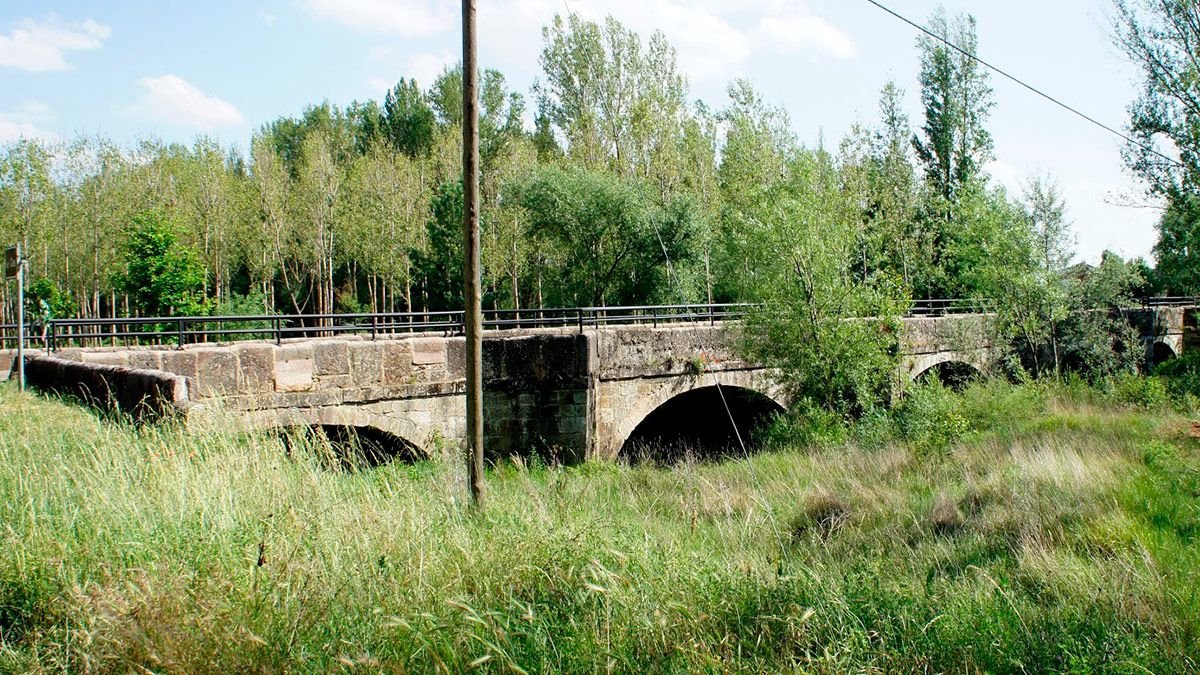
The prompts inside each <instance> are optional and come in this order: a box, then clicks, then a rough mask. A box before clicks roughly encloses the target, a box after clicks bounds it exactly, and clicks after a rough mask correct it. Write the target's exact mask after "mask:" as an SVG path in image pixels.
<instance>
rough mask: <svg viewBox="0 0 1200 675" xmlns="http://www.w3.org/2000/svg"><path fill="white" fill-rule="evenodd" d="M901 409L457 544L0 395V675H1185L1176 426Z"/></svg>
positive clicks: (1184, 503) (346, 483)
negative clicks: (150, 674) (171, 674)
mask: <svg viewBox="0 0 1200 675" xmlns="http://www.w3.org/2000/svg"><path fill="white" fill-rule="evenodd" d="M926 398H927V400H925V399H921V400H917V401H916V402H914V403H913V404H911V405H910V407H909V410H908V412H906V413H904V414H900V415H897V416H896V417H894V418H892V417H889V418H887V419H886V420H883V419H881V420H876V421H874V422H872V421H867V422H864V423H863V424H861V425H860V426H859V427H856V428H854V429H850V430H846V429H840V430H837V429H835V430H829V429H826V430H823V431H821V432H819V433H807V432H803V430H797V431H796V433H795V435H794V438H797V439H802V440H800V441H796V442H794V443H793V444H791V445H790V446H786V447H778V448H777V449H775V450H773V451H771V452H767V453H764V454H761V455H758V456H755V457H753V458H752V459H750V460H741V461H731V462H727V463H725V464H721V465H689V464H684V465H680V466H677V467H674V468H669V469H662V468H653V467H625V466H609V465H590V466H583V467H578V468H568V469H562V468H545V467H521V466H506V467H503V468H501V469H498V470H497V471H495V472H493V473H492V475H491V476H490V483H489V488H490V493H489V504H488V511H487V513H486V515H484V516H482V517H480V518H478V519H476V518H472V517H470V516H469V515H468V514H467V511H466V509H464V508H463V504H462V501H461V496H462V495H463V494H464V488H463V487H462V485H463V478H462V475H461V472H460V471H459V470H458V468H457V467H456V466H454V465H452V464H445V463H438V462H433V463H426V464H420V465H416V466H408V465H402V464H391V465H386V466H383V467H381V468H378V469H374V470H371V471H364V472H358V473H345V472H340V473H339V472H331V471H329V470H327V469H325V468H323V466H324V463H323V462H322V461H320V458H319V455H320V448H315V447H314V448H305V447H293V448H292V450H293V453H292V457H291V458H289V457H288V456H287V455H286V453H285V452H284V448H283V444H282V443H281V442H280V441H279V440H278V439H274V438H271V437H267V436H249V437H247V436H238V435H235V434H231V433H228V432H220V431H212V432H209V433H201V434H192V435H185V434H183V433H182V432H180V431H179V430H176V429H171V428H152V429H143V430H136V429H133V428H130V427H127V426H123V425H121V424H115V423H113V422H110V421H105V420H101V419H98V418H97V416H96V415H94V414H93V413H90V412H89V411H87V410H85V409H82V408H78V407H74V406H71V405H67V404H64V403H62V402H58V401H55V400H47V399H44V398H40V397H37V396H34V395H20V394H18V393H17V392H16V391H14V390H13V389H12V388H4V389H0V671H31V670H32V671H38V670H47V671H57V670H71V671H122V672H125V671H139V672H140V671H142V669H148V670H151V671H159V672H162V671H218V670H219V671H226V672H231V671H260V670H265V671H277V670H281V669H286V670H299V671H327V670H336V669H339V668H345V669H348V670H360V669H361V670H364V671H377V670H388V671H394V670H400V669H406V670H410V671H419V672H423V671H439V670H441V671H450V672H457V671H462V670H466V669H469V668H471V667H478V668H481V669H483V670H485V671H493V670H494V671H504V670H514V671H518V672H520V671H525V672H560V671H596V670H607V669H615V670H618V671H658V672H663V671H689V670H690V671H704V670H709V671H721V670H749V671H760V672H778V671H781V670H782V671H787V670H794V669H804V670H814V671H828V672H841V671H845V670H872V669H874V670H901V671H916V670H920V671H938V670H948V671H963V670H992V671H1015V670H1030V671H1038V670H1074V671H1088V670H1112V671H1126V672H1132V671H1137V672H1144V671H1145V670H1150V671H1155V672H1182V671H1189V670H1196V669H1197V668H1198V663H1197V660H1196V659H1197V657H1196V655H1197V653H1200V546H1197V541H1196V538H1197V535H1198V534H1200V441H1197V440H1196V439H1195V438H1194V436H1195V435H1196V432H1195V429H1194V428H1193V426H1192V424H1191V421H1190V419H1191V418H1190V417H1189V416H1188V415H1184V414H1182V413H1179V412H1174V411H1172V410H1171V409H1169V408H1167V407H1166V406H1164V405H1160V404H1159V403H1158V402H1157V401H1155V400H1150V401H1140V400H1139V399H1138V397H1137V396H1136V392H1135V395H1134V396H1128V397H1126V400H1129V401H1133V402H1140V403H1142V406H1141V407H1137V406H1133V405H1127V404H1124V403H1120V402H1114V401H1113V400H1111V398H1110V397H1106V396H1102V395H1099V394H1097V393H1096V392H1093V391H1091V390H1086V389H1083V388H1076V389H1075V390H1067V389H1062V388H1059V389H1046V388H1043V387H1038V386H1026V387H1024V388H1013V387H1010V386H1008V385H1000V384H988V385H980V386H977V387H975V388H973V389H972V390H969V391H968V392H966V393H965V394H964V395H962V396H961V397H958V396H955V397H951V396H950V395H949V394H947V393H946V392H935V393H934V394H931V395H929V396H927V397H926ZM1147 406H1148V407H1147ZM777 438H778V436H777ZM896 439H903V440H896ZM785 445H786V444H785Z"/></svg>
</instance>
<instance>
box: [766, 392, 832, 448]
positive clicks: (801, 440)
mask: <svg viewBox="0 0 1200 675" xmlns="http://www.w3.org/2000/svg"><path fill="white" fill-rule="evenodd" d="M760 433H761V436H760V439H761V442H762V445H763V446H764V447H767V448H772V449H785V448H793V447H796V446H800V447H804V446H812V445H838V444H842V443H845V442H846V441H847V440H848V439H849V437H850V427H849V425H848V424H847V422H846V419H845V418H843V417H842V416H841V415H839V414H837V413H836V412H833V411H832V410H829V409H828V408H825V407H823V406H819V405H816V404H815V403H813V402H812V401H810V400H808V399H805V400H804V401H801V402H800V403H799V404H797V405H796V406H795V408H794V409H793V410H792V411H791V412H790V413H789V414H787V415H778V416H776V417H775V418H774V419H772V421H771V423H770V424H769V425H767V426H766V428H765V429H763V431H762V432H760Z"/></svg>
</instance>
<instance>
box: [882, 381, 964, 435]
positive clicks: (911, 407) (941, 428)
mask: <svg viewBox="0 0 1200 675" xmlns="http://www.w3.org/2000/svg"><path fill="white" fill-rule="evenodd" d="M961 406H962V397H960V396H959V395H958V394H956V393H954V391H952V390H950V389H948V388H946V387H945V386H944V385H943V384H942V383H941V382H939V381H937V380H929V381H927V382H923V383H921V384H918V385H917V386H916V387H914V388H913V389H912V390H910V391H909V393H908V395H907V396H906V397H905V398H904V400H903V401H901V402H900V405H898V406H897V407H896V413H895V414H896V421H897V424H898V425H899V427H900V431H901V433H902V434H903V435H904V438H905V439H906V440H908V441H909V442H910V443H912V444H913V448H914V449H915V450H926V451H928V450H940V449H943V448H945V447H946V446H948V445H950V444H951V443H953V442H954V441H956V440H958V439H959V438H961V437H962V436H963V435H964V434H966V433H967V432H968V431H969V430H970V424H969V423H968V422H967V419H966V417H964V416H963V414H962V411H961V409H960V408H961Z"/></svg>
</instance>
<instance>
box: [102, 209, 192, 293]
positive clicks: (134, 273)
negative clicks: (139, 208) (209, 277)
mask: <svg viewBox="0 0 1200 675" xmlns="http://www.w3.org/2000/svg"><path fill="white" fill-rule="evenodd" d="M127 236H128V241H127V242H126V244H125V246H124V257H125V260H124V265H123V268H124V269H122V270H121V271H120V272H119V274H118V277H117V279H116V285H117V286H118V287H119V288H120V289H121V290H122V291H123V292H125V293H128V294H129V296H130V298H131V299H132V300H133V303H134V306H135V307H136V308H137V309H138V311H139V312H140V313H141V315H142V316H202V315H205V314H207V313H208V312H209V310H210V309H211V304H212V303H210V302H209V300H208V298H207V297H206V296H205V293H204V288H205V277H206V272H205V269H204V265H203V264H201V262H200V258H199V255H198V254H197V252H196V250H195V249H194V248H191V247H189V246H186V245H184V244H183V243H181V242H180V241H179V230H178V228H177V227H176V226H175V225H174V224H173V223H171V222H170V221H169V220H167V219H166V218H164V217H163V216H162V214H160V213H158V212H155V211H146V212H144V213H141V214H139V215H137V216H135V217H134V218H133V222H132V223H131V227H130V229H129V232H128V233H127Z"/></svg>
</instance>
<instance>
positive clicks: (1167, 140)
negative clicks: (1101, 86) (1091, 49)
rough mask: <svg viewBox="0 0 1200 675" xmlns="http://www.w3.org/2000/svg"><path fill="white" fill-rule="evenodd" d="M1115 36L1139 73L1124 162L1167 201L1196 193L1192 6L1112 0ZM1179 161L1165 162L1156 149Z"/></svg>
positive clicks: (1199, 118) (1198, 27) (1199, 168)
mask: <svg viewBox="0 0 1200 675" xmlns="http://www.w3.org/2000/svg"><path fill="white" fill-rule="evenodd" d="M1113 5H1114V7H1115V9H1116V16H1115V21H1114V24H1115V27H1116V35H1115V39H1116V42H1117V44H1118V45H1119V46H1120V47H1121V48H1122V49H1123V50H1124V51H1125V53H1126V55H1127V56H1128V57H1129V58H1130V59H1131V60H1132V61H1133V62H1134V63H1135V64H1137V65H1138V66H1140V68H1141V70H1142V75H1143V81H1142V93H1141V96H1139V97H1138V99H1137V100H1136V101H1134V102H1133V103H1132V104H1131V105H1130V106H1129V127H1128V129H1129V133H1130V135H1131V136H1132V137H1133V140H1134V141H1136V142H1132V143H1129V144H1128V145H1127V146H1126V148H1125V161H1126V163H1127V164H1128V165H1129V167H1130V169H1132V170H1133V172H1134V173H1136V174H1137V175H1138V176H1139V177H1141V178H1142V179H1143V180H1144V181H1146V185H1147V187H1148V188H1149V190H1150V191H1151V192H1152V193H1154V194H1157V195H1160V196H1163V197H1168V198H1171V199H1175V198H1180V197H1186V196H1194V195H1196V194H1197V188H1198V187H1200V182H1197V177H1200V138H1198V137H1197V135H1196V133H1195V129H1196V125H1197V124H1198V123H1200V110H1197V108H1196V104H1195V102H1196V100H1197V96H1198V95H1200V67H1198V66H1197V61H1196V44H1197V40H1200V22H1197V21H1196V8H1195V6H1194V5H1193V4H1192V3H1190V2H1184V1H1181V0H1114V2H1113ZM1158 148H1164V149H1165V150H1166V152H1165V154H1166V155H1169V156H1174V157H1177V158H1178V160H1174V159H1173V160H1170V161H1166V160H1164V159H1163V157H1162V155H1160V154H1159V152H1156V149H1158Z"/></svg>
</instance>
